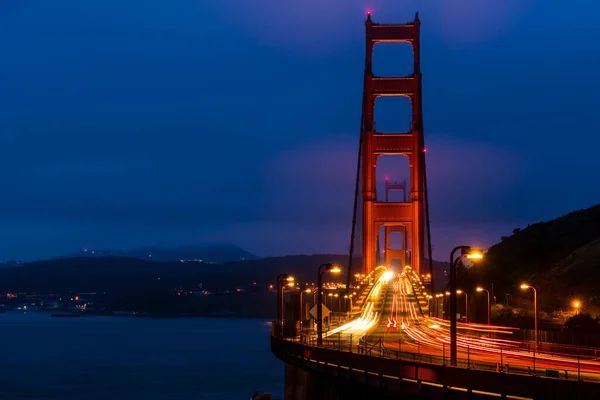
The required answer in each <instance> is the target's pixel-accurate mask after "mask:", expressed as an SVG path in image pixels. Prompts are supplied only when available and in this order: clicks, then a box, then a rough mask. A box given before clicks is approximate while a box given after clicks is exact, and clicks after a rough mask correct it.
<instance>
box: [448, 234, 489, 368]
mask: <svg viewBox="0 0 600 400" xmlns="http://www.w3.org/2000/svg"><path fill="white" fill-rule="evenodd" d="M459 250H460V255H459V256H458V257H457V258H456V260H455V259H454V254H455V253H456V252H457V251H459ZM463 258H467V259H469V260H473V261H476V260H481V259H482V258H483V251H482V250H479V249H472V248H471V246H457V247H455V248H454V249H452V251H451V252H450V365H452V366H453V367H456V266H457V264H458V261H460V260H461V259H463Z"/></svg>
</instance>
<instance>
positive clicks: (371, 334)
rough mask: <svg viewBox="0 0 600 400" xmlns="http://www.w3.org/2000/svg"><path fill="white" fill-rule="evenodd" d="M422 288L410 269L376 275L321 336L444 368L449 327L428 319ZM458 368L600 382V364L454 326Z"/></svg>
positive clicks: (482, 329) (496, 331) (490, 329)
mask: <svg viewBox="0 0 600 400" xmlns="http://www.w3.org/2000/svg"><path fill="white" fill-rule="evenodd" d="M426 314H427V300H426V299H425V296H424V291H423V285H422V283H421V281H420V280H419V278H418V276H417V275H416V274H414V273H413V272H412V271H411V270H410V269H408V270H405V271H403V272H402V273H399V274H394V273H392V272H391V271H386V272H381V271H379V274H378V275H377V276H376V278H374V283H373V284H372V285H371V288H370V290H369V291H368V292H367V294H366V296H365V299H364V301H363V304H362V308H361V311H360V313H359V314H358V316H357V317H356V318H354V319H352V320H350V321H349V322H347V323H345V324H343V325H341V326H339V327H337V328H335V329H333V330H331V331H329V332H328V333H327V334H326V337H330V338H331V339H333V338H335V339H337V340H343V341H351V342H352V343H359V341H360V342H361V343H362V344H363V346H365V347H366V348H371V350H372V351H379V352H381V353H382V354H379V355H381V356H385V357H392V358H401V359H407V360H421V361H423V362H431V363H436V364H449V358H450V323H449V321H447V320H442V319H438V318H433V317H427V316H426ZM457 330H458V335H457V350H458V354H457V355H458V364H459V366H461V367H464V368H475V369H486V370H496V371H499V372H514V373H526V374H530V373H536V374H544V373H545V372H546V370H553V371H558V372H559V374H560V376H561V377H567V378H575V379H577V377H578V375H579V376H580V378H581V379H586V380H588V379H593V380H599V379H600V360H599V359H598V358H591V357H579V358H578V357H573V356H569V355H565V354H557V353H539V352H533V351H531V350H527V349H524V348H523V347H524V344H523V343H522V342H520V341H516V340H511V339H510V335H511V334H512V332H513V330H514V329H513V328H507V327H503V326H488V325H482V324H474V323H458V329H457Z"/></svg>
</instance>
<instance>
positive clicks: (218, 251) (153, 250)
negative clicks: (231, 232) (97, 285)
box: [67, 243, 257, 263]
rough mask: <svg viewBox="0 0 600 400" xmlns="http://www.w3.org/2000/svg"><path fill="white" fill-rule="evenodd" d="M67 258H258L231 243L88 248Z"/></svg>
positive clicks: (166, 259) (168, 259) (176, 259)
mask: <svg viewBox="0 0 600 400" xmlns="http://www.w3.org/2000/svg"><path fill="white" fill-rule="evenodd" d="M67 257H134V258H139V259H140V260H147V261H160V262H168V261H180V260H198V261H205V262H212V263H223V262H228V261H239V260H251V259H256V258H257V257H256V256H255V255H254V254H252V253H250V252H248V251H246V250H244V249H242V248H240V247H238V246H235V245H233V244H229V243H205V244H196V245H188V246H179V247H174V248H162V247H146V248H139V249H131V250H115V249H91V248H86V249H82V250H79V251H77V252H75V253H72V254H69V255H68V256H67Z"/></svg>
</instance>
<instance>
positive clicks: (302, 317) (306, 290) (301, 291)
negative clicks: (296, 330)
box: [298, 288, 312, 331]
mask: <svg viewBox="0 0 600 400" xmlns="http://www.w3.org/2000/svg"><path fill="white" fill-rule="evenodd" d="M311 292H312V290H311V289H309V288H306V289H304V290H300V314H299V315H298V317H299V318H300V331H302V320H303V319H304V315H303V311H304V307H303V305H304V304H303V303H302V294H303V293H309V294H310V293H311Z"/></svg>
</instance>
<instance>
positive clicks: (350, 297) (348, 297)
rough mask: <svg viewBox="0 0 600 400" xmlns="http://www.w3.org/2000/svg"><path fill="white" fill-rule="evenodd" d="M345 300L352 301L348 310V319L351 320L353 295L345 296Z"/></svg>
mask: <svg viewBox="0 0 600 400" xmlns="http://www.w3.org/2000/svg"><path fill="white" fill-rule="evenodd" d="M344 298H345V299H348V300H350V308H348V318H350V312H351V311H352V295H351V294H346V295H344Z"/></svg>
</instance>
